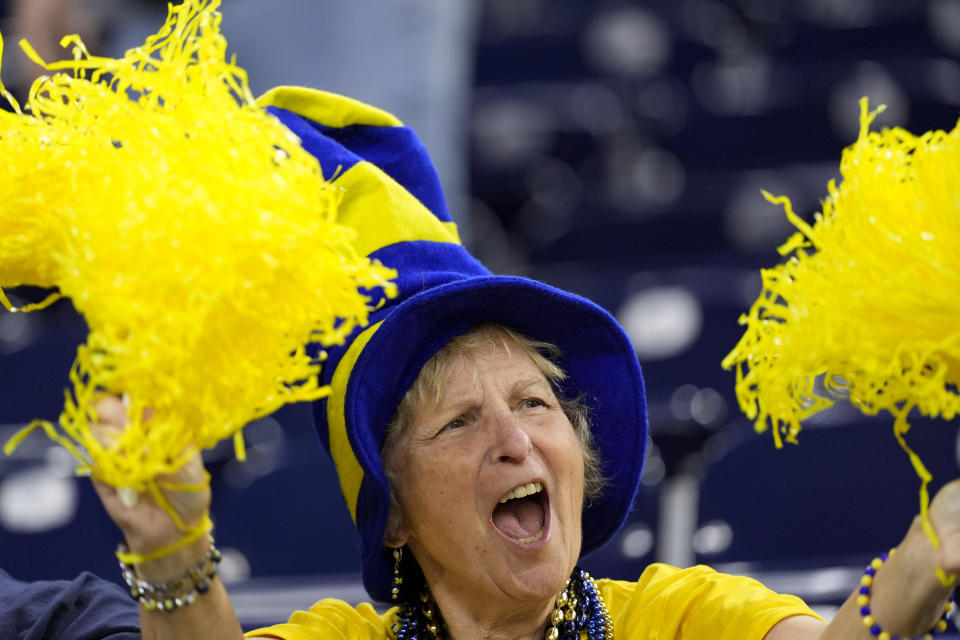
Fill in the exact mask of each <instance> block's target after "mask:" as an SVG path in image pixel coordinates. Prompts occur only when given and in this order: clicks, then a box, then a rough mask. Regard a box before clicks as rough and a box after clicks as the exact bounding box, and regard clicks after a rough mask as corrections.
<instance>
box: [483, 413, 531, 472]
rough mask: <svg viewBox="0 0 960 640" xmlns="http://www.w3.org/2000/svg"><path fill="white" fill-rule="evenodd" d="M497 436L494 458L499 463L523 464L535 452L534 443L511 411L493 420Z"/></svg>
mask: <svg viewBox="0 0 960 640" xmlns="http://www.w3.org/2000/svg"><path fill="white" fill-rule="evenodd" d="M492 422H493V428H494V433H495V436H496V440H495V442H494V448H493V452H492V453H493V458H494V459H495V460H496V461H498V462H523V461H524V460H526V458H527V456H528V455H530V452H531V451H532V450H533V442H532V441H531V440H530V435H529V434H528V433H527V432H526V430H525V429H524V428H523V425H522V424H521V422H520V420H518V419H517V417H516V416H514V415H513V414H512V413H510V412H509V411H506V412H503V413H502V414H500V415H497V416H496V417H495V418H494V419H493V420H492Z"/></svg>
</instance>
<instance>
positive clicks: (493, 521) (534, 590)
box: [388, 341, 584, 601]
mask: <svg viewBox="0 0 960 640" xmlns="http://www.w3.org/2000/svg"><path fill="white" fill-rule="evenodd" d="M509 345H510V348H509V351H508V350H507V349H506V348H505V347H504V346H503V345H502V344H499V341H491V343H490V344H488V345H484V346H482V347H480V348H479V350H478V351H476V352H475V353H473V354H472V355H468V356H463V355H459V356H453V357H454V360H453V362H452V363H451V365H452V366H451V367H450V369H449V376H448V378H447V379H446V381H445V385H444V386H443V391H442V393H441V395H440V397H439V402H438V403H436V404H434V402H433V399H430V400H429V401H427V402H424V403H421V404H420V405H419V406H415V407H414V410H413V412H412V420H411V421H410V426H409V427H408V429H407V431H406V433H405V434H403V435H402V436H401V438H400V441H399V442H398V443H397V445H396V446H395V447H394V449H393V450H392V451H391V452H390V453H389V456H388V458H389V462H388V466H389V467H390V468H391V469H392V474H393V476H394V479H395V485H396V486H395V491H396V497H397V500H398V502H399V503H400V506H401V509H402V524H401V525H400V526H399V527H398V529H397V531H396V532H395V533H398V535H394V536H393V538H394V539H393V540H391V541H390V542H391V543H392V544H400V543H403V542H406V543H407V545H408V546H409V548H410V550H411V551H413V554H414V556H416V558H417V561H418V562H419V564H420V567H421V568H422V569H423V572H424V575H425V576H426V578H427V581H428V583H429V584H430V588H431V590H432V591H433V593H434V596H435V597H437V598H438V600H440V599H441V597H442V594H449V595H455V594H457V593H459V594H461V595H462V596H463V597H467V598H476V597H478V596H480V595H483V596H485V597H486V598H487V599H488V600H489V599H490V598H509V599H512V600H514V601H515V600H517V599H522V600H526V601H530V600H533V599H546V598H553V597H554V596H555V595H556V593H557V592H558V591H559V589H560V588H561V587H562V585H563V583H564V581H565V580H566V578H567V577H568V576H569V575H570V572H571V570H572V569H573V566H574V565H575V564H576V560H577V558H578V557H579V554H580V543H581V523H580V515H581V510H582V506H583V474H584V467H583V454H582V449H581V447H580V443H579V442H578V440H577V436H576V434H575V433H574V431H573V427H572V426H571V425H570V421H569V420H568V419H567V417H566V415H565V414H564V412H563V411H562V409H561V408H560V406H559V403H558V402H557V398H556V397H555V396H554V394H553V391H552V389H551V387H550V384H549V383H548V382H547V380H546V378H545V377H544V375H543V374H542V373H541V372H540V370H539V369H538V368H537V366H536V365H535V364H534V362H533V360H531V359H530V357H529V356H528V355H527V354H526V353H525V352H524V350H523V348H522V347H520V346H519V345H517V344H516V343H513V342H510V343H509ZM521 487H523V488H524V489H520V488H521ZM527 489H533V490H534V492H533V495H530V496H526V497H522V498H518V497H516V496H517V494H518V493H519V494H522V493H523V492H524V491H525V490H527ZM537 489H540V490H539V491H537Z"/></svg>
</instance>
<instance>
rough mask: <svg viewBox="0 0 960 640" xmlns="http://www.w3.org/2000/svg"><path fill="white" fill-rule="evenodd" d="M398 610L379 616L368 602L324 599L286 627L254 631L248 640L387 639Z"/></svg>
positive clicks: (280, 625) (394, 609)
mask: <svg viewBox="0 0 960 640" xmlns="http://www.w3.org/2000/svg"><path fill="white" fill-rule="evenodd" d="M395 611H396V608H393V609H390V610H389V611H387V612H386V613H383V614H378V613H377V611H376V610H375V609H374V608H373V606H372V605H370V604H369V603H367V602H364V603H361V604H359V605H357V606H356V607H351V606H350V605H349V604H347V603H346V602H343V601H341V600H335V599H326V600H321V601H320V602H318V603H317V604H315V605H313V606H312V607H310V610H309V611H295V612H294V613H293V615H291V616H290V619H289V620H288V621H287V622H285V623H284V624H277V625H273V626H271V627H264V628H262V629H254V630H253V631H250V632H249V633H247V634H246V637H247V638H262V637H267V638H271V637H273V638H280V639H281V640H386V639H387V638H392V637H393V636H392V635H389V634H388V630H389V628H390V622H391V620H392V619H393V616H394V613H395Z"/></svg>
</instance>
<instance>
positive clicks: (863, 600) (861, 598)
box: [857, 593, 870, 607]
mask: <svg viewBox="0 0 960 640" xmlns="http://www.w3.org/2000/svg"><path fill="white" fill-rule="evenodd" d="M868 602H870V596H865V595H863V594H862V593H861V594H860V595H859V596H857V604H858V605H859V606H861V607H862V606H864V605H865V604H867V603H868Z"/></svg>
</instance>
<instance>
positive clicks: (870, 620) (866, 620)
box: [862, 616, 876, 628]
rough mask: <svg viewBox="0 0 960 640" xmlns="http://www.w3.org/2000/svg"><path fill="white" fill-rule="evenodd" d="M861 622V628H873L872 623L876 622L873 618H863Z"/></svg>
mask: <svg viewBox="0 0 960 640" xmlns="http://www.w3.org/2000/svg"><path fill="white" fill-rule="evenodd" d="M862 622H863V626H865V627H867V628H870V627H872V626H873V623H874V622H876V620H874V619H873V616H863V620H862Z"/></svg>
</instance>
